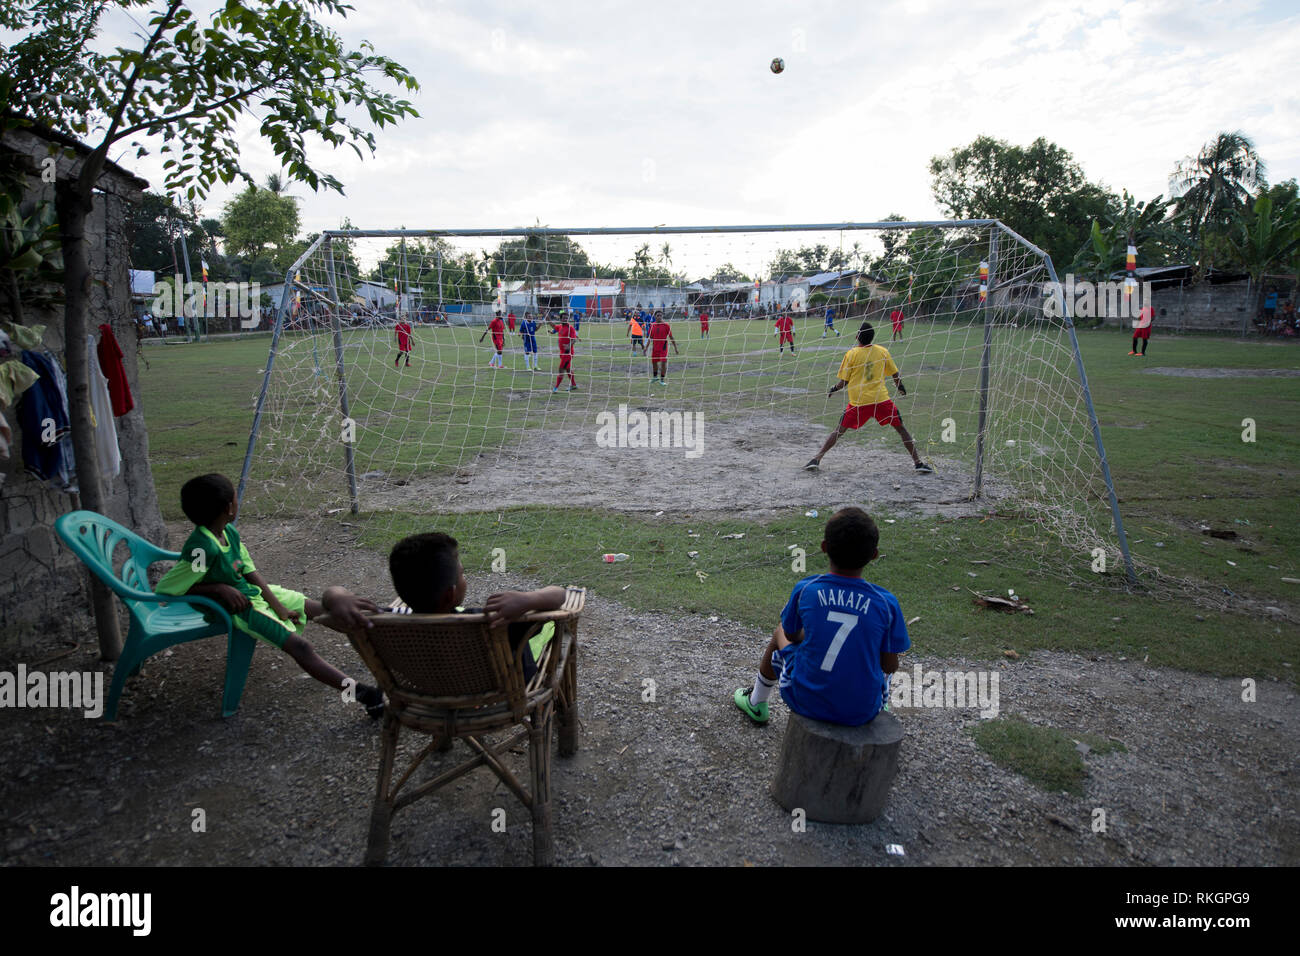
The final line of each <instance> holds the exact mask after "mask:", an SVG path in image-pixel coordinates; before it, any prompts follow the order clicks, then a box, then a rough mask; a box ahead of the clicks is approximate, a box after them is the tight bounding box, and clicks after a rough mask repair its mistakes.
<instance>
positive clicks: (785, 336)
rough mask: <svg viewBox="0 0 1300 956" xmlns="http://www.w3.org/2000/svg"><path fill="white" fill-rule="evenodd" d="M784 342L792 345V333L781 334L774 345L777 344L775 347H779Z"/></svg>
mask: <svg viewBox="0 0 1300 956" xmlns="http://www.w3.org/2000/svg"><path fill="white" fill-rule="evenodd" d="M784 342H789V343H790V344H791V345H794V333H793V332H782V333H781V335H780V337H779V338H778V339H777V343H776V344H777V345H781V344H782V343H784Z"/></svg>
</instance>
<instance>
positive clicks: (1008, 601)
mask: <svg viewBox="0 0 1300 956" xmlns="http://www.w3.org/2000/svg"><path fill="white" fill-rule="evenodd" d="M970 593H971V594H974V595H975V598H974V603H976V604H978V605H979V606H980V607H986V608H988V609H989V610H992V611H1006V612H1007V613H1008V614H1013V613H1014V614H1033V613H1034V609H1033V608H1031V607H1030V606H1029V605H1028V604H1027V603H1025V599H1024V598H1020V597H1016V596H1015V595H1014V594H1013V595H1011V597H1010V598H1004V597H995V596H994V595H991V594H980V593H979V592H978V591H971V592H970Z"/></svg>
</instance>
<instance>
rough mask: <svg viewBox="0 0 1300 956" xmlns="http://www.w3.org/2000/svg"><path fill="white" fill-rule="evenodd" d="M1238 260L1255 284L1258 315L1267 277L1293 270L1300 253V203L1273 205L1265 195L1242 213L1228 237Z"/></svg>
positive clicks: (1270, 197) (1269, 196)
mask: <svg viewBox="0 0 1300 956" xmlns="http://www.w3.org/2000/svg"><path fill="white" fill-rule="evenodd" d="M1228 244H1229V246H1230V248H1231V249H1232V252H1233V254H1234V256H1235V257H1236V260H1237V261H1238V262H1239V263H1240V264H1241V265H1242V267H1243V268H1245V269H1246V271H1248V272H1249V273H1250V277H1251V279H1252V280H1253V281H1254V283H1255V290H1256V292H1255V312H1254V314H1255V315H1258V314H1259V312H1260V309H1261V307H1262V305H1263V300H1264V276H1265V275H1267V274H1268V273H1269V272H1270V271H1272V270H1274V269H1277V268H1278V267H1281V266H1287V265H1290V266H1294V265H1295V264H1296V258H1297V254H1298V253H1300V201H1297V200H1295V199H1292V200H1290V201H1288V202H1284V203H1281V204H1274V202H1273V197H1272V196H1271V195H1270V194H1269V193H1267V192H1265V193H1262V194H1261V195H1260V196H1259V197H1258V198H1256V199H1255V201H1254V203H1252V204H1251V205H1250V206H1249V207H1247V208H1246V210H1244V211H1243V212H1241V213H1240V214H1239V215H1238V216H1237V218H1236V220H1235V221H1234V222H1233V224H1232V228H1231V230H1230V232H1229V233H1228Z"/></svg>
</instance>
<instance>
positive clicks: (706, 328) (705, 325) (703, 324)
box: [700, 319, 709, 332]
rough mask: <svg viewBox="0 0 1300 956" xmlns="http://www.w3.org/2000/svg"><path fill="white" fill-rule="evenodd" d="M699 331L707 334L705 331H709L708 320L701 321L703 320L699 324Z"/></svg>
mask: <svg viewBox="0 0 1300 956" xmlns="http://www.w3.org/2000/svg"><path fill="white" fill-rule="evenodd" d="M700 331H701V332H707V331H709V320H708V319H703V320H702V321H701V322H700Z"/></svg>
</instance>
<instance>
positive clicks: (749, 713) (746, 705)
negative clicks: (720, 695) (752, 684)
mask: <svg viewBox="0 0 1300 956" xmlns="http://www.w3.org/2000/svg"><path fill="white" fill-rule="evenodd" d="M731 699H732V701H733V702H735V705H736V706H737V707H739V708H740V709H741V710H742V711H743V712H744V714H745V716H746V717H748V718H749V719H750V720H752V721H753V722H754V723H756V724H765V723H767V701H763V702H762V703H761V704H751V703H750V702H749V689H748V688H746V687H737V688H736V692H735V693H734V694H732V695H731Z"/></svg>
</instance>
